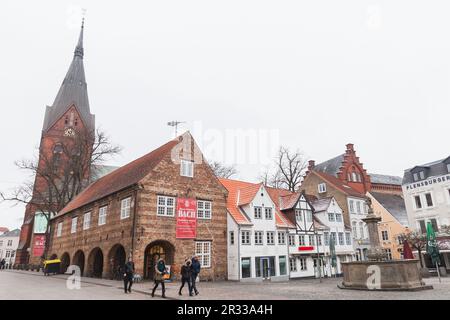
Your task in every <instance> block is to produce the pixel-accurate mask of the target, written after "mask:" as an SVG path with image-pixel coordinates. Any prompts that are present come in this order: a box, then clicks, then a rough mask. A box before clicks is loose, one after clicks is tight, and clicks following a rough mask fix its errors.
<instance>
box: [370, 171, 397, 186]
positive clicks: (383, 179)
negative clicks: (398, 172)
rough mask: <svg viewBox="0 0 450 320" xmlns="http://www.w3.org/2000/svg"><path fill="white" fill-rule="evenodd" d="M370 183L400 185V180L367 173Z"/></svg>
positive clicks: (384, 175)
mask: <svg viewBox="0 0 450 320" xmlns="http://www.w3.org/2000/svg"><path fill="white" fill-rule="evenodd" d="M369 176H370V182H371V183H375V184H377V183H379V184H392V185H398V186H401V185H402V178H401V177H397V176H390V175H386V174H377V173H369Z"/></svg>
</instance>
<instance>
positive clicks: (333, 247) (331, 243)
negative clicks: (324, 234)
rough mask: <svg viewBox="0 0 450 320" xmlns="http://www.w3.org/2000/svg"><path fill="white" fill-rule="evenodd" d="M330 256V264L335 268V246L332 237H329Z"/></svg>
mask: <svg viewBox="0 0 450 320" xmlns="http://www.w3.org/2000/svg"><path fill="white" fill-rule="evenodd" d="M330 256H331V266H332V267H333V268H336V266H337V261H336V248H335V244H334V237H330Z"/></svg>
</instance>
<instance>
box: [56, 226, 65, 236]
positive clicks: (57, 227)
mask: <svg viewBox="0 0 450 320" xmlns="http://www.w3.org/2000/svg"><path fill="white" fill-rule="evenodd" d="M62 228H63V223H62V222H58V224H57V226H56V237H57V238H59V237H61V235H62Z"/></svg>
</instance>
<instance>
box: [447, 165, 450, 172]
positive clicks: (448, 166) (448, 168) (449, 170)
mask: <svg viewBox="0 0 450 320" xmlns="http://www.w3.org/2000/svg"><path fill="white" fill-rule="evenodd" d="M447 172H448V173H450V163H447Z"/></svg>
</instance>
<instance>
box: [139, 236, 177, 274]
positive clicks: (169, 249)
mask: <svg viewBox="0 0 450 320" xmlns="http://www.w3.org/2000/svg"><path fill="white" fill-rule="evenodd" d="M174 256H175V247H174V246H173V244H171V243H170V242H169V241H165V240H157V241H154V242H152V243H150V244H149V245H148V246H147V247H146V248H145V257H144V277H145V278H146V279H153V277H154V271H155V264H156V262H157V261H158V260H159V259H160V258H162V259H164V261H165V262H166V265H172V264H173V262H174Z"/></svg>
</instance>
